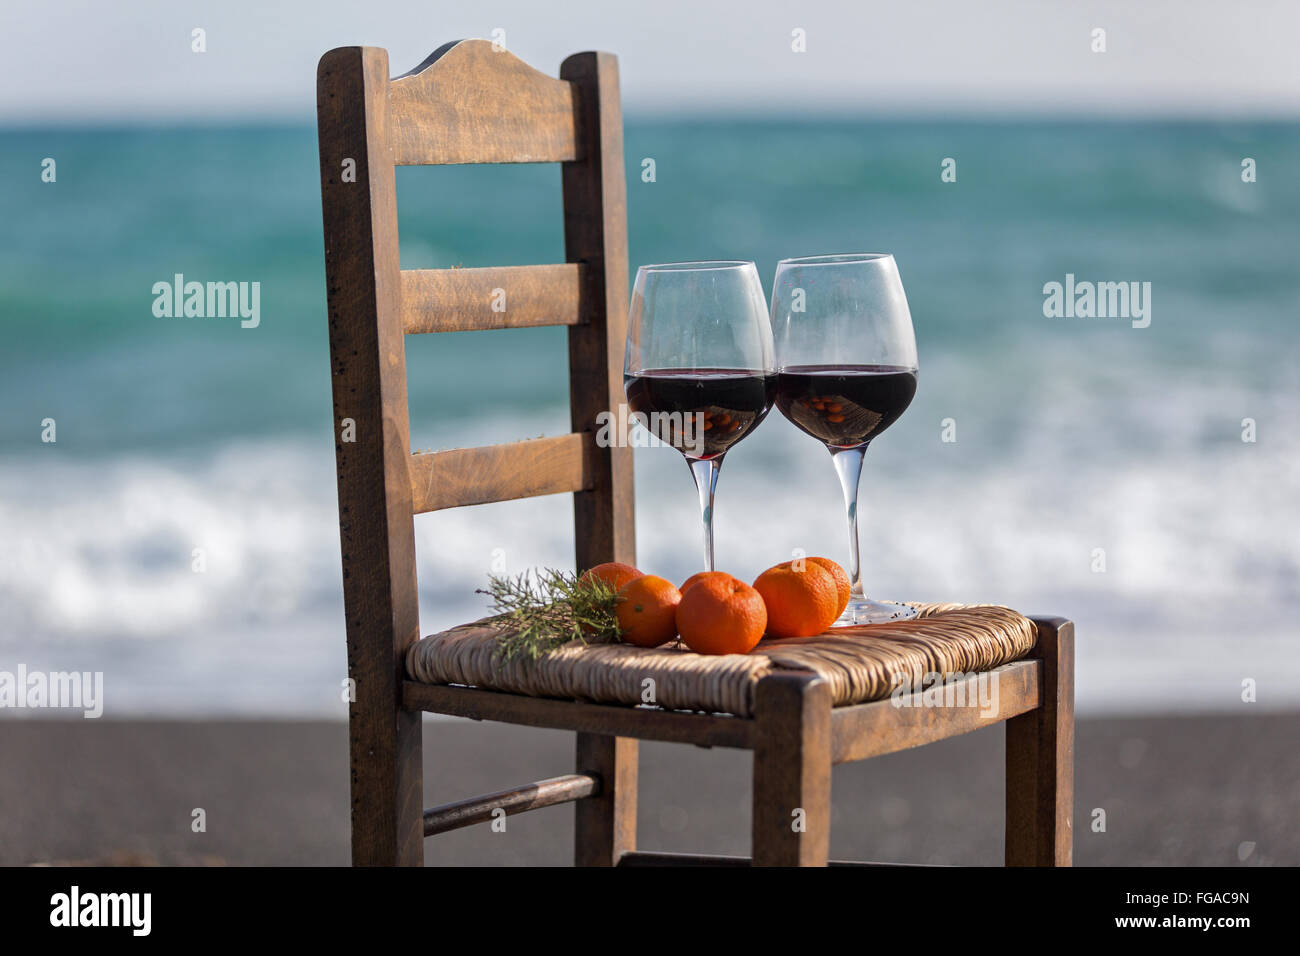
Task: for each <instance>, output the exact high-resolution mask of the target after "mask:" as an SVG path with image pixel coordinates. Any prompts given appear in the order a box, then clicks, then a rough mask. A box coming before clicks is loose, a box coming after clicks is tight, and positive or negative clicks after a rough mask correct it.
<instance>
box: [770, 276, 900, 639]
mask: <svg viewBox="0 0 1300 956" xmlns="http://www.w3.org/2000/svg"><path fill="white" fill-rule="evenodd" d="M772 327H773V333H774V340H775V345H776V351H777V369H778V371H777V397H776V404H777V407H778V408H779V409H780V410H781V413H782V414H783V415H784V416H785V417H786V418H787V419H789V421H790V422H791V423H792V424H794V425H795V427H796V428H798V429H799V430H800V431H802V432H804V433H805V434H807V435H810V436H812V437H813V438H815V439H817V440H818V441H820V442H821V443H822V444H823V445H825V446H826V448H827V449H828V450H829V451H830V453H831V459H832V461H833V462H834V465H835V470H836V473H837V474H838V475H839V478H840V485H841V489H842V490H843V493H844V507H845V514H846V517H847V520H848V529H849V569H848V570H849V580H850V583H851V589H850V592H851V593H850V598H849V604H848V607H846V608H845V611H844V614H843V616H842V617H841V618H840V621H839V623H841V624H869V623H875V622H878V621H889V620H903V619H906V618H909V617H914V616H915V615H916V611H915V609H914V608H912V607H910V606H908V605H905V604H894V603H889V602H881V601H873V600H871V599H870V598H868V597H866V596H865V594H864V593H863V589H862V573H861V563H860V561H859V551H858V526H857V521H858V484H859V478H860V476H861V473H862V460H863V456H864V455H865V454H866V450H867V447H868V446H869V445H870V444H871V442H872V441H873V440H874V439H875V438H876V437H877V436H878V435H880V434H881V433H882V432H883V431H885V429H887V428H888V427H889V426H890V425H892V424H893V423H894V422H895V421H897V420H898V418H899V416H901V415H902V414H903V412H904V411H906V410H907V406H908V405H910V404H911V402H912V398H913V396H915V394H916V376H917V359H916V337H915V334H914V332H913V330H912V315H911V310H910V309H909V308H908V305H907V296H906V294H905V293H904V291H903V283H902V279H901V278H900V276H899V274H898V266H897V264H896V263H895V262H894V257H893V256H891V255H888V254H881V253H861V254H847V255H831V256H807V257H802V258H798V259H782V260H781V262H780V263H778V265H777V270H776V278H775V279H774V281H773V285H772Z"/></svg>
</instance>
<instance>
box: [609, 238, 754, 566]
mask: <svg viewBox="0 0 1300 956" xmlns="http://www.w3.org/2000/svg"><path fill="white" fill-rule="evenodd" d="M774 352H775V349H774V347H773V344H772V325H771V323H770V322H769V321H768V312H767V303H766V302H765V301H764V300H763V284H762V283H761V282H760V281H759V280H758V270H757V269H756V268H754V263H752V262H749V261H747V260H739V259H733V260H728V261H725V262H722V261H712V262H665V263H661V264H659V265H647V266H642V267H641V268H639V269H637V271H636V282H635V283H633V285H632V302H631V304H630V305H629V306H628V310H627V350H626V352H625V353H624V359H623V387H624V390H625V391H626V392H627V404H628V407H629V408H630V409H631V410H632V414H633V416H634V418H635V419H636V420H637V421H638V422H639V423H640V424H642V425H644V426H645V427H646V428H648V429H649V430H650V432H651V434H653V435H655V436H656V437H658V438H659V439H660V440H662V441H663V442H665V443H666V444H668V445H671V446H672V447H673V448H675V449H677V451H679V452H680V453H681V454H682V457H684V458H685V459H686V464H687V466H688V467H689V468H690V469H691V478H692V479H693V480H694V481H695V490H696V492H697V493H698V494H699V499H700V527H701V529H702V531H703V532H704V569H705V570H706V571H712V570H713V498H714V492H715V491H716V489H717V485H718V474H719V472H720V471H721V470H722V461H723V459H724V458H726V456H727V452H728V451H730V450H731V449H732V448H734V447H735V446H736V445H737V443H739V442H740V440H741V439H742V438H744V437H745V436H746V435H748V434H749V433H750V432H752V431H753V430H754V429H755V428H757V427H758V425H759V423H760V422H761V421H762V420H763V418H764V417H765V416H766V415H767V413H768V411H769V410H770V409H771V407H772V401H773V400H774V399H775V398H776V358H775V354H774Z"/></svg>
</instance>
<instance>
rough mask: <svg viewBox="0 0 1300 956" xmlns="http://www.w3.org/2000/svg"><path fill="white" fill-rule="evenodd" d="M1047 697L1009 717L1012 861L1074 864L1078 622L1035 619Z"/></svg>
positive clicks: (1008, 824)
mask: <svg viewBox="0 0 1300 956" xmlns="http://www.w3.org/2000/svg"><path fill="white" fill-rule="evenodd" d="M1034 623H1035V624H1036V625H1037V626H1038V646H1037V648H1036V649H1035V652H1034V653H1035V656H1036V657H1038V659H1039V660H1041V661H1042V662H1043V666H1042V673H1041V686H1042V701H1041V703H1040V704H1039V706H1038V708H1037V709H1036V710H1031V711H1029V712H1028V713H1026V714H1021V715H1020V716H1019V717H1012V718H1011V719H1010V720H1008V721H1007V758H1006V760H1007V762H1006V774H1007V790H1006V799H1007V803H1006V864H1007V866H1071V865H1072V863H1073V856H1074V831H1073V816H1074V625H1073V624H1072V623H1071V622H1069V621H1066V620H1064V619H1062V618H1046V619H1039V620H1035V622H1034Z"/></svg>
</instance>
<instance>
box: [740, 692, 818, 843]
mask: <svg viewBox="0 0 1300 956" xmlns="http://www.w3.org/2000/svg"><path fill="white" fill-rule="evenodd" d="M754 710H755V718H754V719H755V723H756V724H757V726H756V728H755V730H756V736H755V741H754V810H753V855H754V866H825V865H826V858H827V856H828V855H829V853H830V835H831V691H830V685H829V684H827V683H826V682H825V681H824V680H822V679H821V678H819V677H816V676H814V675H812V674H807V673H800V672H797V671H789V672H783V673H777V674H771V675H769V676H767V677H764V678H763V679H762V680H760V681H759V682H758V687H757V689H756V692H755V707H754Z"/></svg>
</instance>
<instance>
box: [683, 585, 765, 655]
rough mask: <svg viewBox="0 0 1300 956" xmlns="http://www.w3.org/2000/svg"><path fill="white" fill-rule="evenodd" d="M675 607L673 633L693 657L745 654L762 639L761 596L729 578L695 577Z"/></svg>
mask: <svg viewBox="0 0 1300 956" xmlns="http://www.w3.org/2000/svg"><path fill="white" fill-rule="evenodd" d="M697 577H698V578H699V579H698V580H697V581H695V583H694V584H690V582H689V581H688V582H687V583H688V584H690V589H689V590H688V591H686V592H685V593H683V594H682V601H681V603H680V604H678V605H677V632H678V633H679V634H681V636H682V641H683V642H684V643H685V644H686V646H687V647H689V648H690V649H691V650H693V651H695V652H696V653H697V654H748V653H749V652H750V651H752V650H753V649H754V645H756V644H757V643H758V642H759V640H761V639H762V637H763V629H764V628H765V627H767V608H766V607H765V606H764V604H763V598H762V595H760V594H759V593H758V592H757V591H755V590H754V589H753V588H751V587H750V586H749V585H748V584H746V583H745V582H744V581H741V580H740V579H738V578H734V577H732V576H731V575H730V574H724V573H722V572H718V571H714V572H709V573H706V574H703V575H699V576H697Z"/></svg>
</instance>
